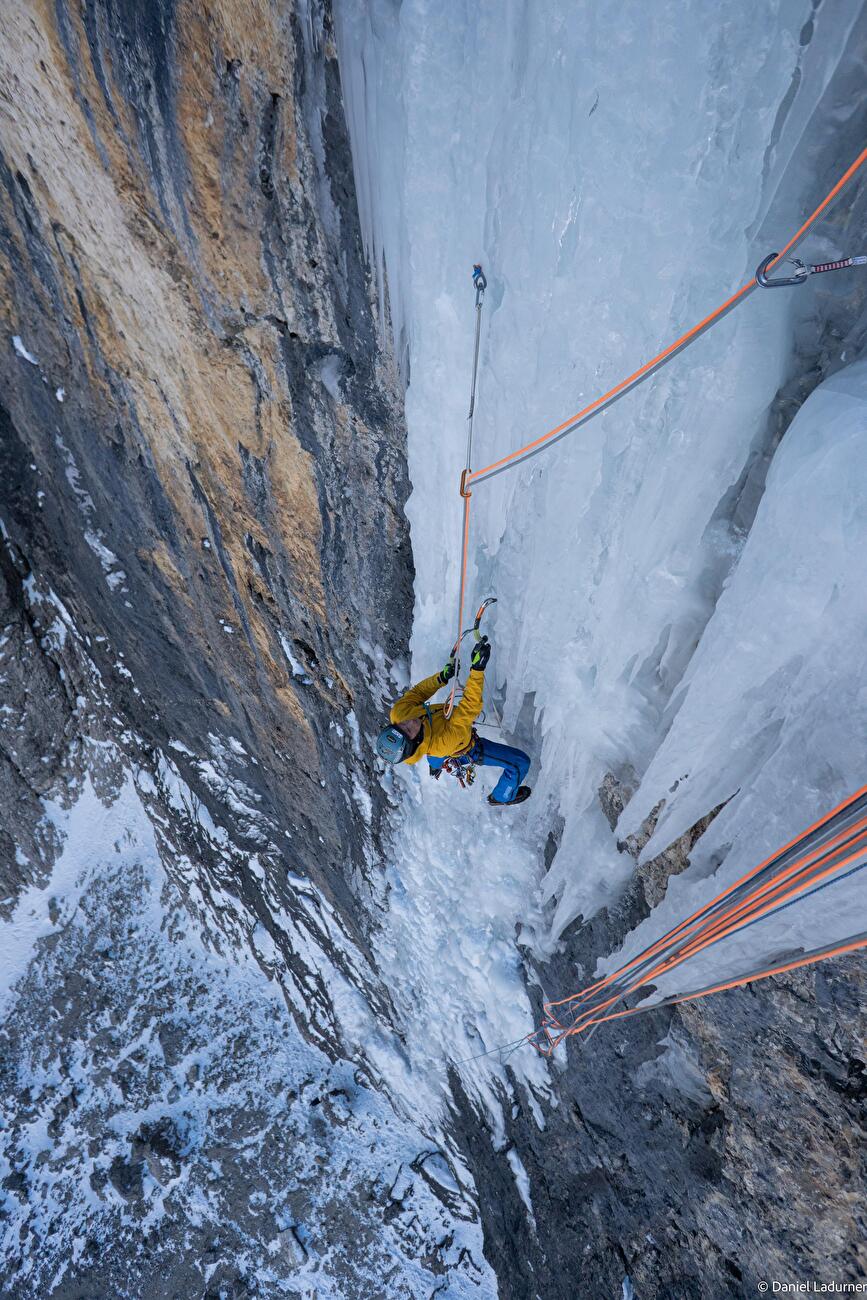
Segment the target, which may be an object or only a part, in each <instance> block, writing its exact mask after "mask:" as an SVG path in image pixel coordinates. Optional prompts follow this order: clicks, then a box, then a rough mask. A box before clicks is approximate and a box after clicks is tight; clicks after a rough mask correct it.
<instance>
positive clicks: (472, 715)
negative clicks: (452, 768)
mask: <svg viewBox="0 0 867 1300" xmlns="http://www.w3.org/2000/svg"><path fill="white" fill-rule="evenodd" d="M484 690H485V674H484V673H477V672H470V674H469V676H468V678H467V684H466V687H465V688H464V694H463V698H462V700H461V702H460V704H458V706H457V708H456V709H455V711H454V713H453V714H452V716H451V717H450V718H449V720H448V722H447V723H446V726H445V730H444V731H443V733H442V735H441V736H440V737H439V739H438V742H437V748H440V747H442V748H445V749H448V747H449V745H450V744H451V743H452V742H454V743H455V744H461V743H466V737H467V727H469V726H472V724H473V723H474V722H475V720H476V718H477V717H478V716H479V714H480V713H481V711H482V697H483V695H484Z"/></svg>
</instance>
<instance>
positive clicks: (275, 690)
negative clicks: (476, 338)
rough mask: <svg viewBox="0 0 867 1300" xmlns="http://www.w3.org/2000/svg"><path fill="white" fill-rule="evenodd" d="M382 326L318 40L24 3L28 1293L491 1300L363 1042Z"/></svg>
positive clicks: (367, 993) (5, 637) (0, 53)
mask: <svg viewBox="0 0 867 1300" xmlns="http://www.w3.org/2000/svg"><path fill="white" fill-rule="evenodd" d="M371 301H372V299H371V291H370V282H369V275H368V271H367V268H366V265H365V263H364V259H363V255H362V250H361V244H360V239H359V231H358V223H357V212H356V202H355V193H354V188H353V180H352V171H351V161H350V154H349V149H348V145H347V140H346V133H345V124H344V119H343V110H342V104H341V99H340V91H339V81H338V73H337V67H336V62H335V56H334V48H333V42H332V36H331V16H330V9H329V6H328V4H327V3H324V2H323V3H319V2H318V0H313V3H306V2H303V3H299V4H298V5H296V6H293V5H292V4H291V3H290V4H282V3H277V2H276V0H274V2H273V3H269V2H268V0H265V2H264V3H255V4H253V5H248V4H243V5H241V4H237V3H234V2H232V0H228V2H227V3H222V0H217V2H216V3H214V4H211V3H208V4H205V5H202V4H187V3H185V2H184V3H174V0H167V2H166V3H164V4H163V3H154V4H150V3H148V4H145V5H141V4H136V3H125V2H121V3H115V0H105V3H103V2H102V0H94V2H93V3H91V0H87V3H85V4H83V5H77V4H71V3H70V4H67V3H65V2H64V0H61V3H59V4H56V5H54V4H51V5H49V4H41V3H35V4H33V5H26V6H16V5H9V6H6V9H5V12H4V16H3V40H2V42H0V316H2V327H0V520H2V538H3V542H2V546H0V686H2V699H0V703H2V708H0V827H2V829H0V884H2V890H0V908H2V914H3V916H4V918H8V917H10V916H14V919H15V923H14V926H13V927H12V932H13V933H14V934H16V935H20V936H21V939H22V942H24V943H25V944H26V942H27V941H28V936H31V937H32V936H35V938H36V940H37V942H36V944H35V948H34V949H33V952H34V954H35V955H34V956H33V960H32V961H31V962H30V964H29V966H28V965H27V963H26V962H25V964H24V965H23V966H16V961H17V960H18V956H17V949H14V950H10V951H9V952H7V953H5V954H4V976H6V977H8V978H7V979H6V980H5V982H6V983H8V982H9V980H10V979H12V978H14V977H17V976H24V975H25V973H26V978H24V979H23V981H19V983H18V984H17V986H16V991H15V993H16V996H15V1000H14V1003H13V1005H12V1007H11V1009H9V1008H4V1009H5V1010H6V1016H5V1021H4V1026H3V1029H2V1031H0V1073H2V1093H3V1102H2V1108H3V1130H4V1140H3V1143H2V1150H0V1183H2V1194H0V1195H2V1199H0V1221H2V1228H3V1234H2V1252H0V1277H2V1284H0V1290H2V1291H3V1294H4V1295H8V1296H13V1295H14V1296H20V1297H31V1296H32V1297H35V1296H37V1295H38V1296H40V1297H42V1296H49V1295H51V1296H67V1295H68V1296H81V1295H82V1294H84V1292H85V1291H86V1293H87V1294H88V1295H100V1296H112V1297H115V1296H121V1295H129V1296H137V1297H138V1296H144V1295H153V1296H157V1295H160V1296H162V1295H166V1296H168V1295H177V1296H189V1295H192V1294H196V1295H199V1294H201V1295H205V1294H207V1295H209V1296H218V1295H219V1296H224V1295H246V1294H261V1295H266V1294H267V1295H273V1294H277V1293H279V1294H287V1295H299V1296H300V1295H302V1294H303V1295H311V1294H319V1293H321V1294H327V1293H334V1294H346V1295H348V1294H353V1293H355V1294H368V1295H373V1294H379V1293H380V1288H381V1287H382V1286H383V1285H384V1286H389V1285H392V1286H393V1289H394V1294H411V1293H413V1288H414V1285H415V1282H417V1283H418V1284H419V1285H424V1286H427V1287H428V1289H432V1288H433V1287H434V1286H435V1285H436V1282H437V1278H438V1277H442V1276H443V1275H444V1274H446V1273H448V1272H449V1270H451V1269H455V1270H456V1271H457V1272H458V1273H460V1274H462V1275H469V1276H472V1277H475V1278H478V1277H481V1276H483V1275H484V1274H485V1272H486V1270H485V1265H484V1261H483V1259H482V1257H481V1252H480V1251H478V1260H477V1261H474V1260H473V1258H472V1249H473V1247H472V1242H471V1241H470V1240H469V1238H468V1237H467V1236H466V1234H465V1233H463V1235H462V1229H461V1224H462V1223H463V1222H469V1221H470V1220H471V1219H472V1218H473V1216H474V1212H473V1210H472V1207H466V1206H465V1205H464V1198H463V1196H462V1194H461V1193H460V1192H458V1193H456V1194H454V1193H453V1192H451V1191H449V1190H448V1189H445V1190H444V1189H443V1186H442V1185H441V1182H440V1183H438V1182H437V1181H436V1180H435V1179H433V1178H429V1177H428V1174H427V1172H426V1170H427V1168H428V1164H429V1162H430V1160H431V1159H434V1158H435V1159H436V1160H437V1161H444V1160H445V1157H444V1156H443V1155H442V1154H441V1153H440V1152H439V1149H438V1145H437V1139H436V1137H435V1136H434V1135H433V1134H432V1133H431V1132H430V1131H426V1132H424V1133H422V1132H420V1131H419V1126H418V1124H416V1123H414V1122H413V1121H412V1120H407V1119H406V1118H405V1117H404V1118H401V1116H400V1114H398V1113H397V1112H396V1110H395V1107H394V1105H393V1103H392V1102H391V1101H390V1100H389V1098H388V1096H387V1095H386V1093H385V1091H384V1088H383V1081H382V1078H381V1076H380V1075H379V1074H378V1073H377V1071H376V1070H375V1069H374V1068H373V1067H370V1066H366V1065H365V1064H364V1060H363V1052H362V1050H361V1048H360V1046H359V1039H360V1038H362V1037H363V1036H364V1034H365V1033H367V1032H368V1029H371V1032H373V1028H375V1032H376V1033H377V1034H378V1035H379V1037H380V1040H381V1042H383V1043H385V1042H390V1041H391V1039H392V1037H393V1034H392V1030H391V1026H390V1023H389V1020H390V1009H389V998H388V994H387V992H386V991H385V990H384V989H383V988H382V986H381V984H380V982H379V980H378V977H377V974H376V971H375V968H374V966H373V965H372V962H371V958H370V954H369V952H368V950H367V944H366V939H365V925H364V924H363V923H362V921H361V919H360V918H361V917H362V915H363V913H362V909H361V907H360V906H359V905H358V904H357V902H356V901H355V900H356V897H357V895H358V894H360V893H363V892H364V891H365V890H366V889H367V887H368V884H369V880H368V877H369V876H370V874H371V873H370V870H369V869H370V864H371V863H373V862H374V861H375V854H376V846H377V843H378V835H379V828H380V823H381V820H382V817H383V815H384V811H385V801H384V799H383V794H382V790H381V787H380V785H379V782H378V780H377V779H376V777H375V774H374V772H373V769H372V766H371V764H370V763H369V761H368V759H367V758H366V757H365V753H364V750H363V749H362V746H361V743H360V737H361V736H362V734H369V733H370V732H371V731H372V730H374V728H375V726H376V723H377V719H378V717H379V713H380V709H381V705H382V697H383V695H385V696H389V695H391V694H392V692H393V689H394V681H393V680H389V674H390V672H391V666H392V661H393V660H394V659H395V658H396V657H397V656H398V655H400V654H402V653H403V650H404V647H405V645H406V642H407V639H408V632H409V619H410V614H411V609H412V580H413V570H412V560H411V555H410V551H409V544H408V536H407V527H406V522H405V519H404V515H403V504H404V501H405V498H406V495H407V492H408V483H407V478H406V470H405V431H404V424H403V409H402V393H401V391H400V388H399V385H398V382H397V379H396V372H395V370H394V368H393V365H392V361H391V355H390V352H389V351H388V349H386V348H383V347H381V346H380V339H379V335H378V331H377V326H376V323H375V316H374V313H373V311H372V309H371ZM145 813H146V815H143V814H145ZM52 873H53V874H52ZM58 873H59V874H58ZM58 882H59V883H58ZM49 883H50V886H51V887H50V888H49V887H47V886H48V885H49ZM61 885H62V888H61ZM34 887H35V888H34ZM191 916H192V917H194V918H195V924H194V926H193V929H192V930H190V918H191ZM195 935H198V936H199V937H198V938H195ZM31 947H32V939H31ZM220 954H222V956H220ZM23 955H24V957H27V959H28V960H29V957H28V954H27V952H24V954H23ZM250 962H252V970H253V972H254V974H255V976H256V978H255V979H253V978H250V979H247V978H246V977H245V976H244V974H243V971H244V969H245V963H246V968H248V969H249V968H250ZM263 973H264V974H263ZM265 977H267V978H265ZM269 980H270V981H271V983H270V984H269ZM269 988H270V989H271V991H272V993H273V996H272V995H271V993H269V992H268V990H269ZM347 1027H348V1028H347ZM344 1031H346V1032H348V1033H350V1034H352V1035H353V1041H352V1043H351V1045H347V1043H346V1041H345V1039H344V1037H343V1034H344ZM398 1046H399V1044H398ZM348 1056H351V1058H352V1060H351V1063H350V1062H349V1061H348V1060H347V1057H348ZM37 1130H38V1131H39V1133H41V1134H42V1137H41V1138H40V1139H38V1140H36V1141H35V1142H34V1141H33V1140H32V1135H33V1133H34V1132H36V1131H37ZM441 1181H442V1180H441ZM471 1235H472V1234H471ZM407 1277H409V1278H411V1279H415V1282H413V1283H410V1282H409V1281H407V1280H406V1279H407ZM389 1279H391V1281H390V1282H389ZM274 1287H277V1289H278V1290H277V1291H276V1292H275V1290H274ZM82 1288H83V1290H82Z"/></svg>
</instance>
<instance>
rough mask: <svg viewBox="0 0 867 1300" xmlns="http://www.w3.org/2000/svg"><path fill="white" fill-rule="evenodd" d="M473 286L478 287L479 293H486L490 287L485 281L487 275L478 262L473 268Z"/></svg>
mask: <svg viewBox="0 0 867 1300" xmlns="http://www.w3.org/2000/svg"><path fill="white" fill-rule="evenodd" d="M473 284H474V285H475V287H476V291H477V292H479V293H484V292H485V290H486V289H487V287H488V282H487V280H486V279H485V273H484V271H483V270H482V268H481V266H480V265H479V263H478V262H476V263H475V265H474V266H473Z"/></svg>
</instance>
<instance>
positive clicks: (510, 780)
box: [428, 739, 530, 803]
mask: <svg viewBox="0 0 867 1300" xmlns="http://www.w3.org/2000/svg"><path fill="white" fill-rule="evenodd" d="M444 762H445V759H444V758H428V763H429V765H430V767H431V770H432V771H434V772H436V771H438V769H439V768H441V767H442V765H443V763H444ZM458 762H459V763H462V764H463V765H464V766H465V767H466V766H469V764H470V763H475V764H476V765H477V766H482V767H501V768H502V769H503V774H502V776H501V777H500V779H499V781H498V782H497V784H496V785H495V786H494V789H493V792H492V794H491V798H492V799H493V800H494V802H495V803H511V802H512V800H513V799H514V797H515V795H516V793H517V790H518V786H519V785H520V784H521V782H522V781H523V779H524V777H525V776H526V775H527V773H528V772H529V770H530V756H529V754H525V753H524V751H523V750H522V749H514V748H513V747H512V746H511V745H498V744H497V742H496V741H495V740H487V739H485V740H482V739H479V740H477V741H476V743H475V745H473V747H472V749H471V750H470V751H469V752H468V753H466V754H461V756H460V757H459V758H458Z"/></svg>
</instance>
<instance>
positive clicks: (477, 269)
mask: <svg viewBox="0 0 867 1300" xmlns="http://www.w3.org/2000/svg"><path fill="white" fill-rule="evenodd" d="M487 287H488V282H487V280H486V279H485V273H484V271H483V270H482V268H481V266H480V265H479V263H478V262H477V263H476V265H475V266H474V267H473V288H474V289H475V291H476V337H475V342H474V343H473V377H472V382H471V383H470V411H469V415H468V416H467V463H466V466H465V468H464V472H463V474H462V475H461V496H462V497H463V499H464V555H466V551H467V547H468V545H469V540H470V531H469V530H470V498H469V493H466V492H465V491H464V487H465V483H466V480H467V477H468V476H469V473H470V469H471V466H472V460H473V420H474V416H475V411H476V377H477V375H478V373H479V339H480V338H481V332H482V307H483V306H484V303H485V290H486V289H487ZM466 578H467V566H466V564H464V565H463V567H462V569H461V587H460V592H459V593H458V639H457V641H456V642H455V648H454V651H453V653H454V654H457V653H458V651H459V650H460V645H461V641H462V640H463V638H464V635H465V634H464V633H463V632H462V631H461V625H462V623H463V621H464V593H465V589H466ZM490 603H491V601H486V602H485V603H484V604H483V605H482V607H481V609H480V610H479V613H478V614H477V615H476V624H475V630H476V632H477V633H478V624H479V619H480V618H481V616H482V614H483V613H484V611H485V608H486V606H487V605H489V604H490ZM460 670H461V665H460V660H456V662H455V676H454V680H453V681H452V689H451V690H450V691H449V698H448V699H447V700H446V703H445V708H444V710H443V711H444V713H445V716H446V717H447V718H450V717H451V716H452V713H453V712H454V707H455V694H456V692H457V688H458V677H459V675H460Z"/></svg>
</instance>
